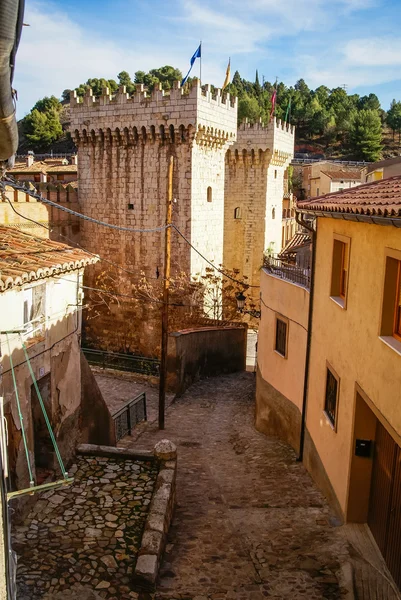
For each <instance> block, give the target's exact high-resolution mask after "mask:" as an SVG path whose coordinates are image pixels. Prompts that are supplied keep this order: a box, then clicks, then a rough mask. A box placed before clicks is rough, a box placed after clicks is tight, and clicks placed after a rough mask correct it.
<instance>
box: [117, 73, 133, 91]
mask: <svg viewBox="0 0 401 600" xmlns="http://www.w3.org/2000/svg"><path fill="white" fill-rule="evenodd" d="M117 79H118V83H119V85H125V87H126V89H127V92H128V93H129V94H132V93H133V92H134V91H135V84H134V82H133V81H132V79H131V76H130V74H129V73H128V72H127V71H121V72H120V73H119V74H118V75H117Z"/></svg>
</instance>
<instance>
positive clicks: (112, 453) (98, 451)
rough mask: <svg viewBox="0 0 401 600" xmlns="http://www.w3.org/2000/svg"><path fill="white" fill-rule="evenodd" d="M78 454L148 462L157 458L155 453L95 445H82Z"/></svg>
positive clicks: (78, 448) (78, 449)
mask: <svg viewBox="0 0 401 600" xmlns="http://www.w3.org/2000/svg"><path fill="white" fill-rule="evenodd" d="M77 454H82V455H84V456H85V455H92V456H105V457H106V458H130V459H132V460H148V461H151V462H154V461H155V460H156V459H157V458H156V456H155V454H154V453H153V452H148V451H146V450H126V449H125V448H116V447H115V446H96V445H95V444H80V445H79V446H78V447H77Z"/></svg>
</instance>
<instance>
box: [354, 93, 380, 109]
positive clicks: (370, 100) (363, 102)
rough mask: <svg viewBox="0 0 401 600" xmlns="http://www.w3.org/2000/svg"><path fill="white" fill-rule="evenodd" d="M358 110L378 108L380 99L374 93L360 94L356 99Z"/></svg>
mask: <svg viewBox="0 0 401 600" xmlns="http://www.w3.org/2000/svg"><path fill="white" fill-rule="evenodd" d="M358 108H359V110H380V101H379V98H378V97H377V96H376V94H369V96H362V97H361V98H359V101H358Z"/></svg>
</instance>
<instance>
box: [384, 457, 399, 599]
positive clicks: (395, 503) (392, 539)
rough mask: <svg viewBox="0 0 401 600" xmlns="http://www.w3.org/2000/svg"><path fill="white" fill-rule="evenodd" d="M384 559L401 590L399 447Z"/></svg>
mask: <svg viewBox="0 0 401 600" xmlns="http://www.w3.org/2000/svg"><path fill="white" fill-rule="evenodd" d="M385 559H386V563H387V565H388V568H389V571H390V573H391V574H392V576H393V577H394V581H395V582H396V584H397V585H398V587H399V588H401V448H400V447H399V446H397V450H396V457H395V464H394V475H393V493H392V496H391V505H390V513H389V522H388V531H387V545H386V554H385Z"/></svg>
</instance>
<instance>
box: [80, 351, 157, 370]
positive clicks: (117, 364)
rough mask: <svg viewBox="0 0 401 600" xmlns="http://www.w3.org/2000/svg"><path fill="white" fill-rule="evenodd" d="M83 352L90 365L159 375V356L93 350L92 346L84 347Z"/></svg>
mask: <svg viewBox="0 0 401 600" xmlns="http://www.w3.org/2000/svg"><path fill="white" fill-rule="evenodd" d="M82 352H83V353H84V355H85V357H86V360H87V361H88V363H89V364H90V365H94V366H96V367H101V368H102V369H115V370H117V371H128V372H131V373H142V374H143V375H156V376H157V375H159V371H160V360H158V359H157V358H147V357H146V356H135V355H132V354H122V353H119V352H106V351H104V350H92V349H91V348H82Z"/></svg>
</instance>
